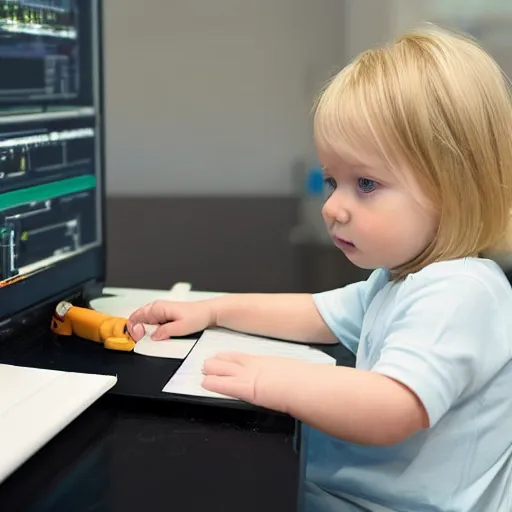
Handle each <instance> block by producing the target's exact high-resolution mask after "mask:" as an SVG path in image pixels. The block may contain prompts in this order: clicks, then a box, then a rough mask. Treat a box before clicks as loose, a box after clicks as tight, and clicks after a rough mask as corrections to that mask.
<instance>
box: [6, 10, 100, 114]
mask: <svg viewBox="0 0 512 512" xmlns="http://www.w3.org/2000/svg"><path fill="white" fill-rule="evenodd" d="M96 18H97V17H96V16H95V3H94V2H93V1H91V0H0V70H2V72H1V73H0V109H2V110H4V111H13V112H14V113H16V112H17V111H19V110H20V109H21V110H26V109H29V108H40V109H52V108H54V109H55V108H64V107H68V108H70V107H71V108H76V107H79V106H80V107H92V106H93V83H92V81H91V75H92V73H93V69H92V67H93V61H92V58H91V57H92V53H91V51H90V49H91V44H93V42H94V39H95V36H96V30H97V27H95V25H94V21H93V20H94V19H96Z"/></svg>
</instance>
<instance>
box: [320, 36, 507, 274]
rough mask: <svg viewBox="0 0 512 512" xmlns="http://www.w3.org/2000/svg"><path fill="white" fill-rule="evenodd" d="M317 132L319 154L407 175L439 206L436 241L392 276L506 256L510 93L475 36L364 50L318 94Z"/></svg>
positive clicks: (416, 39)
mask: <svg viewBox="0 0 512 512" xmlns="http://www.w3.org/2000/svg"><path fill="white" fill-rule="evenodd" d="M314 134H315V142H316V144H317V147H318V149H319V151H321V152H322V151H323V152H334V153H336V154H338V155H340V156H347V155H348V156H352V157H355V158H356V159H357V160H358V161H360V162H364V160H365V158H366V157H368V158H377V159H378V160H379V161H380V162H382V163H383V164H384V165H386V166H387V167H388V168H389V169H391V170H393V171H397V172H402V171H403V170H404V169H405V170H407V171H409V172H410V173H412V176H413V177H414V178H415V180H416V181H417V183H418V185H419V186H420V188H421V190H422V191H423V193H424V194H425V195H426V197H427V198H428V200H429V201H430V203H431V204H432V206H433V208H434V209H435V210H436V212H437V214H438V216H439V226H438V231H437V236H436V237H435V239H434V240H433V241H432V243H431V244H430V245H429V246H428V247H427V248H426V249H425V250H424V251H423V253H422V254H420V255H418V256H417V257H416V258H414V259H413V260H412V261H409V262H407V263H405V264H404V265H402V266H401V267H399V268H396V269H393V275H394V277H395V278H400V277H403V276H404V275H406V274H408V273H410V272H415V271H418V270H420V269H421V268H423V267H425V266H426V265H428V264H430V263H433V262H435V261H440V260H446V259H454V258H460V257H464V256H476V255H482V254H483V253H487V254H489V253H492V252H493V251H494V250H498V251H505V250H508V247H506V245H505V242H506V238H507V230H509V231H508V232H509V234H512V230H510V225H511V224H510V212H511V208H512V101H511V94H510V89H509V87H508V81H507V79H506V77H505V76H504V74H503V73H502V71H501V69H500V68H499V66H498V65H497V64H496V62H495V61H494V60H493V59H492V58H491V57H490V56H489V55H488V54H487V53H486V52H485V51H484V50H483V49H482V48H481V47H480V46H479V45H478V44H477V43H476V42H475V41H473V40H472V39H470V38H469V37H468V36H466V35H463V34H457V33H453V32H449V31H446V30H442V29H440V28H438V27H435V26H428V27H426V28H422V29H418V30H416V31H412V32H409V33H407V34H405V35H403V36H402V37H400V38H399V39H398V40H396V41H395V42H394V43H392V44H389V45H386V46H383V47H379V48H376V49H372V50H369V51H366V52H364V53H362V54H361V55H359V56H358V57H357V58H356V59H355V60H354V61H353V62H351V63H350V64H349V65H348V66H347V67H345V68H344V69H343V70H342V71H341V72H340V73H339V74H337V75H336V76H335V77H334V78H333V79H332V80H331V81H330V82H329V83H328V84H327V87H326V88H325V89H324V91H323V92H322V94H321V95H320V97H319V99H318V101H317V104H316V106H315V112H314Z"/></svg>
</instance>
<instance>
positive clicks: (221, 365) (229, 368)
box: [203, 357, 240, 377]
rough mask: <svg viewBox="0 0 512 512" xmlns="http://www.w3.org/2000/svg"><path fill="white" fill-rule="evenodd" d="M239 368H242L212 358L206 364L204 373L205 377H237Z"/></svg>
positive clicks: (229, 362)
mask: <svg viewBox="0 0 512 512" xmlns="http://www.w3.org/2000/svg"><path fill="white" fill-rule="evenodd" d="M239 368H240V366H239V365H238V364H236V363H233V362H231V361H223V360H222V359H218V358H216V357H212V358H210V359H207V360H206V361H205V362H204V366H203V373H204V374H205V375H218V376H223V377H226V376H227V377H229V376H234V375H236V374H237V370H239Z"/></svg>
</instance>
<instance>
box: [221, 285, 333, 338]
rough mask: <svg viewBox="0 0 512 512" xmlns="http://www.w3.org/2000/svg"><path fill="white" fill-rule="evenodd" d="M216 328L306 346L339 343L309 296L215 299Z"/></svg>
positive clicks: (284, 295) (249, 296)
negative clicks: (309, 344) (300, 343)
mask: <svg viewBox="0 0 512 512" xmlns="http://www.w3.org/2000/svg"><path fill="white" fill-rule="evenodd" d="M213 306H214V311H215V325H217V326H218V327H225V328H227V329H232V330H234V331H241V332H246V333H249V334H257V335H260V336H269V337H272V338H278V339H282V340H289V341H299V342H305V343H315V342H317V343H336V342H337V341H338V340H337V339H336V337H335V336H334V334H333V333H332V331H331V330H330V329H329V327H327V324H326V323H325V321H324V320H323V318H322V317H321V316H320V313H319V312H318V309H317V308H316V306H315V303H314V301H313V297H312V296H311V295H309V294H298V293H297V294H243V295H226V296H223V297H219V298H218V299H215V302H214V303H213Z"/></svg>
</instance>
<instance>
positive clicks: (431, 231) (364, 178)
mask: <svg viewBox="0 0 512 512" xmlns="http://www.w3.org/2000/svg"><path fill="white" fill-rule="evenodd" d="M323 163H324V164H325V167H324V170H325V181H326V188H327V194H328V197H327V200H326V202H325V204H324V207H323V209H322V215H323V217H324V220H325V223H326V225H327V228H328V230H329V233H330V234H331V236H332V238H333V241H334V244H335V245H336V246H337V247H338V248H339V249H341V250H342V251H343V252H344V253H345V255H346V256H347V257H348V259H349V260H350V261H351V262H352V263H354V264H355V265H357V266H358V267H361V268H367V269H373V268H379V267H384V268H388V269H393V268H395V267H398V266H399V265H402V264H404V263H407V262H408V261H410V260H412V259H413V258H414V257H416V256H417V255H418V254H420V253H421V252H422V251H423V250H424V249H425V248H426V247H427V246H428V245H429V243H430V242H431V241H432V240H433V238H434V236H435V233H436V231H437V226H438V218H437V215H436V214H435V212H434V210H433V208H431V207H430V206H429V202H428V200H427V199H426V197H425V196H424V194H423V193H422V192H421V190H420V189H419V187H418V185H417V183H416V182H415V181H413V180H412V179H410V178H409V179H407V180H406V179H405V178H402V177H399V176H397V175H396V174H395V173H393V172H391V171H389V170H388V169H386V168H385V167H384V166H380V165H373V164H372V165H371V166H366V165H361V164H357V163H354V162H352V163H351V162H345V161H342V160H340V159H339V157H337V158H335V159H334V161H333V159H332V158H331V159H324V162H323Z"/></svg>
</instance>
